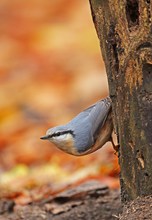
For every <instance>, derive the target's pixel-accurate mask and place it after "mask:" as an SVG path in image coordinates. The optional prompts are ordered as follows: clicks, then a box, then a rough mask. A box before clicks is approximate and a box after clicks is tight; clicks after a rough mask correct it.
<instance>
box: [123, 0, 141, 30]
mask: <svg viewBox="0 0 152 220" xmlns="http://www.w3.org/2000/svg"><path fill="white" fill-rule="evenodd" d="M126 17H127V21H128V27H129V29H130V28H131V27H134V26H137V25H139V3H138V0H127V1H126Z"/></svg>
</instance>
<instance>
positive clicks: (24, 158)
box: [0, 0, 119, 203]
mask: <svg viewBox="0 0 152 220" xmlns="http://www.w3.org/2000/svg"><path fill="white" fill-rule="evenodd" d="M0 11H1V19H0V30H1V31H0V82H1V86H0V90H1V91H0V100H1V104H0V133H1V136H0V170H1V173H2V175H1V177H2V178H1V182H0V187H2V188H3V193H2V192H1V194H3V195H4V194H5V195H6V194H8V193H10V191H12V193H14V195H15V197H16V198H21V196H23V195H24V196H23V197H24V199H25V198H26V199H27V200H29V195H28V196H25V194H26V193H24V190H25V189H27V188H28V189H29V188H32V189H34V188H35V187H36V186H39V187H42V186H43V185H44V184H48V183H50V184H52V185H53V186H52V192H53V190H57V186H60V187H63V186H64V185H65V184H69V183H70V184H72V183H75V182H76V181H81V180H85V179H87V178H92V177H93V178H97V179H101V181H105V182H106V179H105V178H107V182H108V181H109V182H110V183H109V185H112V181H114V180H115V179H116V181H117V182H118V179H117V175H118V173H119V168H118V164H117V160H116V156H114V155H113V151H111V150H110V151H109V149H108V148H107V147H105V148H103V149H101V150H100V151H98V153H94V154H92V155H89V156H85V157H81V158H75V157H72V156H70V155H66V154H65V153H62V152H60V151H59V150H57V149H56V148H55V147H54V146H53V145H51V144H50V143H47V142H45V143H44V142H42V141H41V140H40V139H39V137H40V136H42V135H44V133H45V131H46V130H47V128H48V127H51V126H55V125H58V124H62V123H65V122H67V121H68V120H70V119H71V118H72V117H73V116H74V115H76V114H77V113H79V111H81V110H82V109H83V108H86V107H87V106H88V105H90V104H92V103H93V102H95V101H96V100H98V99H100V98H102V97H105V96H106V95H107V94H108V89H107V80H106V74H105V72H104V69H103V63H102V61H101V55H100V51H99V44H98V39H97V36H96V33H95V29H94V26H93V23H92V19H91V13H90V8H89V3H87V2H86V1H80V0H74V1H68V0H58V1H50V0H43V1H36V0H31V1H25V0H22V1H20V0H14V1H9V0H2V1H0ZM43 170H44V171H43ZM110 178H111V179H110ZM12 185H13V187H12ZM54 185H55V186H56V187H54ZM113 185H115V187H118V184H113ZM49 190H50V189H49ZM26 195H27V194H26ZM26 199H25V200H26ZM23 203H24V202H23Z"/></svg>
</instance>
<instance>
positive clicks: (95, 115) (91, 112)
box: [68, 97, 111, 145]
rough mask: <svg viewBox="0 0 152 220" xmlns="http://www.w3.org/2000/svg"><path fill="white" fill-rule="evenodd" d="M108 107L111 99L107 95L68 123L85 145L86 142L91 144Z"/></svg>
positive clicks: (108, 109) (106, 113) (109, 107)
mask: <svg viewBox="0 0 152 220" xmlns="http://www.w3.org/2000/svg"><path fill="white" fill-rule="evenodd" d="M110 109H111V99H110V97H107V98H105V99H102V100H100V101H98V102H96V103H95V104H94V105H92V106H90V107H88V108H87V109H85V110H84V111H83V112H81V113H80V114H78V115H77V116H76V117H75V118H74V119H73V120H71V121H70V122H69V123H68V125H69V126H70V127H71V128H73V127H74V128H75V132H76V135H77V134H79V136H81V140H82V138H83V139H84V140H83V143H84V142H85V144H86V145H87V143H92V144H93V142H94V140H93V138H95V136H96V133H97V131H98V129H99V128H100V127H101V126H103V124H104V122H105V120H106V118H107V116H108V113H109V111H110ZM86 134H88V136H86ZM91 138H92V139H91ZM81 142H82V141H81Z"/></svg>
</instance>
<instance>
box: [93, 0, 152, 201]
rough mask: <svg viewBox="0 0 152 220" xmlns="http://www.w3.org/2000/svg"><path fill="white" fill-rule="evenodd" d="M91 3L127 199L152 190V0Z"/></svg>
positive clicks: (143, 194)
mask: <svg viewBox="0 0 152 220" xmlns="http://www.w3.org/2000/svg"><path fill="white" fill-rule="evenodd" d="M90 5H91V11H92V17H93V21H94V24H95V27H96V31H97V34H98V38H99V40H100V45H101V51H102V55H103V59H104V62H105V66H106V71H107V76H108V82H109V90H110V97H111V99H112V103H113V115H114V117H113V119H114V120H113V121H114V127H115V131H116V133H117V135H118V140H119V144H120V149H119V163H120V167H121V174H120V182H121V194H122V201H123V202H125V201H129V200H133V199H135V198H136V197H138V196H146V195H151V194H152V16H151V15H152V1H150V0H90Z"/></svg>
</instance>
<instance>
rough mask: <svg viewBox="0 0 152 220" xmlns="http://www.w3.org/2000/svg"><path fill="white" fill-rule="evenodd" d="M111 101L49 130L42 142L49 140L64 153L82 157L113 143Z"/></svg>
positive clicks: (92, 107) (97, 103)
mask: <svg viewBox="0 0 152 220" xmlns="http://www.w3.org/2000/svg"><path fill="white" fill-rule="evenodd" d="M112 131H113V123H112V107H111V99H110V97H107V98H105V99H102V100H100V101H98V102H96V103H95V104H94V105H92V106H90V107H89V108H87V109H85V110H84V111H82V112H81V113H80V114H78V115H77V116H76V117H75V118H74V119H72V120H71V121H70V122H69V123H67V124H65V125H61V126H57V127H54V128H50V129H49V130H47V132H46V135H45V136H43V137H41V139H42V140H49V141H50V142H52V143H54V144H55V145H56V146H57V147H58V148H59V149H61V150H62V151H64V152H66V153H69V154H72V155H75V156H81V155H86V154H90V153H92V152H94V151H96V150H98V149H99V148H101V147H102V146H103V145H104V144H105V143H106V142H107V141H111V142H112V144H113V141H112V138H111V135H112Z"/></svg>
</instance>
